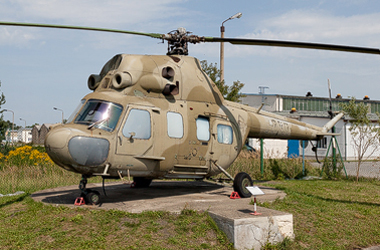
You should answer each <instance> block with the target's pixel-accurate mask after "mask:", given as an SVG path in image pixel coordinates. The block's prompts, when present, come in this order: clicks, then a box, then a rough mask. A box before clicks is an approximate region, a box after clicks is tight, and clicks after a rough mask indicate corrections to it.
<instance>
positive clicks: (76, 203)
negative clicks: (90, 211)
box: [74, 197, 86, 206]
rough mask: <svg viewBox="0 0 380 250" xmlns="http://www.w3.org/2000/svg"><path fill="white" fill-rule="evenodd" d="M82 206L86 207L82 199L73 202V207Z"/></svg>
mask: <svg viewBox="0 0 380 250" xmlns="http://www.w3.org/2000/svg"><path fill="white" fill-rule="evenodd" d="M82 205H86V202H85V201H84V198H83V197H78V198H76V199H75V202H74V206H82Z"/></svg>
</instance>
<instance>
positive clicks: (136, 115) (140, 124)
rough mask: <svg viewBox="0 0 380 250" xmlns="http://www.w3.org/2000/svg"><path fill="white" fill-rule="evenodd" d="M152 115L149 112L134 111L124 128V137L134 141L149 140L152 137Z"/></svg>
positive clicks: (131, 112)
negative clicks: (131, 137) (131, 138)
mask: <svg viewBox="0 0 380 250" xmlns="http://www.w3.org/2000/svg"><path fill="white" fill-rule="evenodd" d="M150 124H151V122H150V114H149V112H148V111H147V110H142V109H132V110H131V111H130V112H129V115H128V118H127V121H126V122H125V125H124V128H123V135H124V136H125V137H130V136H131V135H133V138H134V139H149V138H150V136H151V126H150Z"/></svg>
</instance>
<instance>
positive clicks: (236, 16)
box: [220, 12, 243, 82]
mask: <svg viewBox="0 0 380 250" xmlns="http://www.w3.org/2000/svg"><path fill="white" fill-rule="evenodd" d="M242 15H243V14H242V13H240V12H239V13H236V14H235V15H233V16H231V17H230V18H228V19H226V20H224V21H223V22H222V26H220V37H221V38H224V31H225V28H224V23H225V22H227V21H228V20H231V19H235V18H240V17H241V16H242ZM223 81H224V42H221V43H220V82H223Z"/></svg>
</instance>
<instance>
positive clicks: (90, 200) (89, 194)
mask: <svg viewBox="0 0 380 250" xmlns="http://www.w3.org/2000/svg"><path fill="white" fill-rule="evenodd" d="M86 185H87V176H86V175H82V180H81V181H80V182H79V189H80V191H81V197H83V198H84V200H85V201H86V204H89V205H98V204H99V203H100V193H99V192H98V191H96V190H92V189H86Z"/></svg>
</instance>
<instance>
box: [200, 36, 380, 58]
mask: <svg viewBox="0 0 380 250" xmlns="http://www.w3.org/2000/svg"><path fill="white" fill-rule="evenodd" d="M205 42H228V43H231V44H234V45H257V46H274V47H289V48H303V49H320V50H333V51H346V52H355V53H365V54H378V55H380V49H378V48H368V47H356V46H348V45H335V44H323V43H308V42H294V41H278V40H265V39H245V38H220V37H205Z"/></svg>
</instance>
